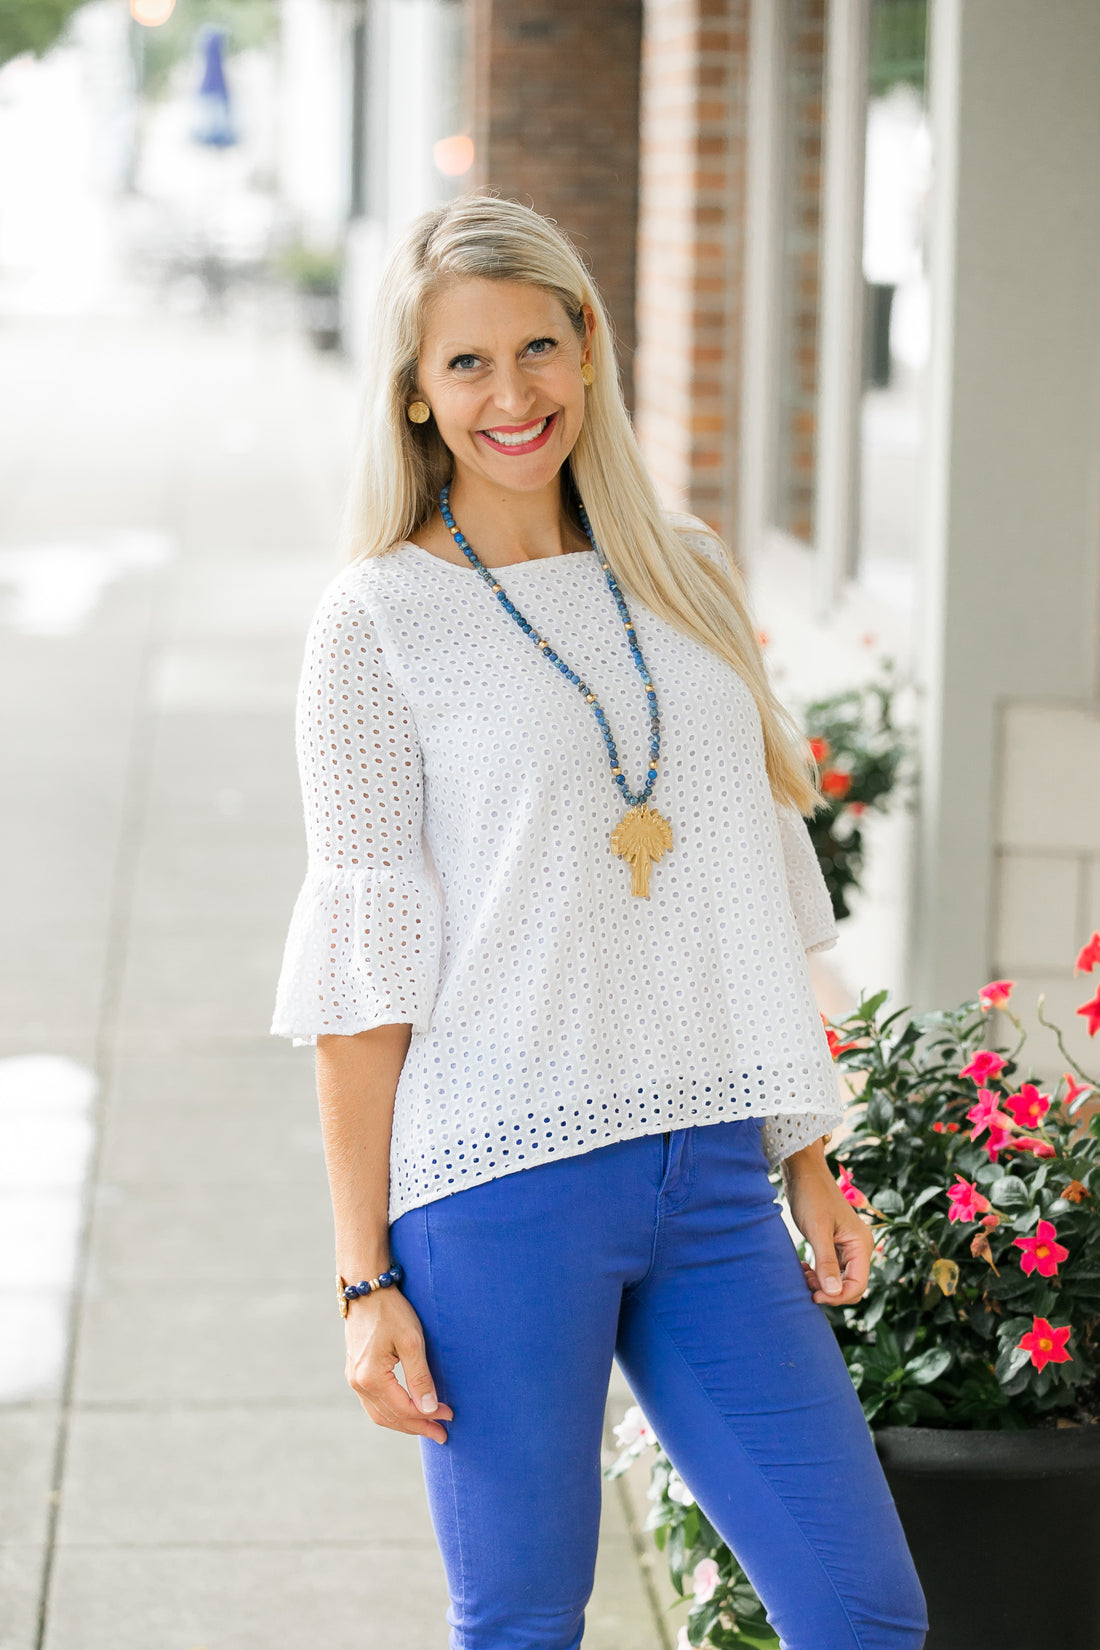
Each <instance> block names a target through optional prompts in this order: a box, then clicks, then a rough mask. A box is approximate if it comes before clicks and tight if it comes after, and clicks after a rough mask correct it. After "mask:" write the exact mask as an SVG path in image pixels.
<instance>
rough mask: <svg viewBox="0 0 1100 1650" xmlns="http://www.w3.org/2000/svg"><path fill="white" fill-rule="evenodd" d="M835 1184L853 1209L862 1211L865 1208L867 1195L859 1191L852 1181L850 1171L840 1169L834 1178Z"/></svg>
mask: <svg viewBox="0 0 1100 1650" xmlns="http://www.w3.org/2000/svg"><path fill="white" fill-rule="evenodd" d="M836 1183H837V1185H838V1186H839V1187H840V1190H841V1192H842V1194H843V1195H844V1196H845V1197H846V1198H847V1199H848V1202H849V1203H850V1204H851V1205H852V1208H853V1209H864V1208H866V1207H867V1195H866V1193H865V1192H861V1191H860V1189H859V1187H858V1186H857V1185H856V1183H855V1181H854V1180H853V1179H852V1176H851V1171H850V1170H848V1169H846V1168H842V1169H841V1171H840V1173H839V1174H838V1175H837V1177H836Z"/></svg>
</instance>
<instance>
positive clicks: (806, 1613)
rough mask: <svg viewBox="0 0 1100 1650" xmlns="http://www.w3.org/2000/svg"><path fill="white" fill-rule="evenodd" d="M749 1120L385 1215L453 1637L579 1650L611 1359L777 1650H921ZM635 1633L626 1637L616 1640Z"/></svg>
mask: <svg viewBox="0 0 1100 1650" xmlns="http://www.w3.org/2000/svg"><path fill="white" fill-rule="evenodd" d="M760 1129H761V1124H760V1122H759V1120H758V1119H749V1120H747V1121H743V1122H732V1123H713V1124H707V1125H705V1126H700V1127H693V1128H687V1129H678V1130H676V1131H675V1132H673V1133H670V1134H665V1135H661V1134H656V1135H646V1136H644V1137H643V1138H641V1139H638V1140H627V1141H622V1142H615V1143H614V1144H612V1145H609V1146H600V1147H597V1148H596V1149H594V1150H592V1151H590V1152H585V1153H583V1154H582V1155H580V1156H577V1157H569V1158H563V1159H560V1160H558V1161H556V1162H551V1163H543V1164H539V1165H537V1166H535V1167H533V1168H529V1169H521V1170H519V1171H517V1172H515V1173H512V1174H509V1175H504V1176H502V1177H501V1178H499V1179H497V1180H491V1181H488V1182H487V1183H486V1184H484V1185H481V1186H472V1187H470V1188H468V1189H467V1190H465V1191H460V1192H454V1193H452V1194H451V1195H450V1196H448V1197H444V1198H440V1199H438V1200H437V1201H435V1202H432V1203H428V1204H426V1205H424V1206H423V1207H421V1208H418V1209H410V1210H409V1211H408V1212H407V1213H405V1214H403V1215H402V1216H401V1217H400V1219H398V1220H396V1221H395V1222H394V1223H393V1226H392V1228H391V1241H392V1245H393V1254H394V1256H395V1258H396V1259H397V1260H399V1261H400V1262H401V1264H402V1265H403V1266H404V1268H405V1271H406V1279H405V1284H404V1289H405V1293H406V1295H407V1296H408V1298H409V1300H410V1301H411V1302H412V1305H413V1306H414V1308H415V1309H416V1311H417V1313H418V1314H419V1317H420V1320H421V1323H422V1324H423V1326H424V1333H425V1337H426V1340H427V1350H428V1361H429V1364H430V1367H431V1370H432V1374H433V1377H434V1379H435V1381H436V1383H437V1391H438V1394H439V1397H440V1398H441V1399H442V1400H443V1401H444V1402H445V1403H448V1404H450V1405H451V1406H452V1408H453V1409H454V1420H453V1421H452V1422H450V1423H449V1424H448V1433H449V1437H448V1442H447V1443H446V1444H436V1443H434V1442H432V1441H431V1440H430V1439H422V1440H421V1445H420V1447H421V1456H422V1461H423V1467H424V1476H425V1481H426V1484H427V1490H428V1500H429V1505H430V1508H431V1514H432V1520H433V1523H434V1526H435V1531H436V1536H437V1539H438V1541H439V1545H440V1550H441V1552H442V1555H443V1561H444V1565H445V1568H446V1572H447V1579H448V1584H449V1589H450V1595H451V1605H450V1609H449V1610H448V1612H447V1620H448V1621H449V1622H450V1624H451V1647H452V1650H576V1647H577V1646H578V1645H579V1644H580V1642H581V1635H582V1633H583V1630H584V1608H585V1605H586V1603H587V1602H588V1597H589V1594H590V1592H591V1589H592V1578H593V1571H594V1566H595V1557H596V1542H597V1534H598V1528H599V1519H600V1492H601V1478H600V1444H601V1429H602V1422H603V1414H604V1405H605V1401H606V1396H607V1383H608V1377H609V1374H610V1371H611V1362H612V1358H613V1357H614V1358H617V1359H618V1361H619V1364H620V1367H621V1368H622V1370H623V1373H624V1374H625V1375H626V1378H627V1380H628V1381H629V1383H630V1386H631V1388H632V1390H633V1392H634V1395H635V1397H636V1398H637V1400H638V1402H639V1404H640V1405H641V1406H642V1409H643V1410H644V1412H645V1414H646V1417H647V1419H648V1420H649V1421H650V1423H651V1424H652V1426H653V1429H654V1431H655V1432H656V1434H657V1436H658V1438H659V1439H660V1440H661V1443H662V1445H663V1446H664V1448H665V1450H666V1451H667V1453H668V1455H669V1456H670V1458H671V1460H672V1462H673V1464H674V1465H675V1467H676V1468H677V1470H678V1472H679V1473H680V1476H681V1477H682V1478H683V1480H684V1482H685V1484H686V1485H687V1487H688V1489H689V1490H690V1491H691V1493H692V1494H693V1495H694V1496H695V1499H696V1500H697V1501H698V1503H699V1505H700V1506H701V1507H702V1509H703V1511H704V1512H705V1513H706V1515H707V1517H708V1518H709V1519H710V1520H711V1522H712V1523H713V1524H714V1526H715V1528H716V1529H718V1530H719V1531H720V1532H721V1534H722V1537H723V1539H724V1540H725V1541H726V1542H727V1543H728V1544H729V1546H730V1547H731V1548H732V1549H733V1551H734V1552H735V1553H736V1554H737V1557H738V1558H739V1559H740V1561H741V1563H742V1565H743V1566H744V1568H745V1570H746V1571H747V1572H748V1575H749V1578H750V1580H751V1581H752V1584H753V1586H754V1587H755V1588H756V1590H757V1592H758V1593H759V1594H760V1597H761V1598H762V1599H763V1601H764V1604H765V1606H766V1608H767V1610H768V1615H769V1619H770V1620H771V1622H772V1624H773V1625H774V1627H775V1629H776V1631H777V1632H778V1633H779V1635H780V1637H781V1639H782V1643H783V1646H784V1650H919V1646H920V1645H922V1644H923V1643H924V1635H925V1631H926V1628H927V1620H926V1617H925V1612H924V1599H923V1597H922V1594H921V1590H920V1585H919V1583H918V1581H917V1578H916V1574H915V1572H914V1570H913V1565H912V1561H911V1559H910V1557H909V1552H908V1549H907V1548H906V1545H905V1538H904V1536H903V1534H902V1531H901V1526H900V1524H899V1522H898V1518H897V1514H896V1512H895V1510H894V1504H893V1501H892V1500H891V1497H890V1492H889V1490H888V1488H887V1485H886V1481H885V1479H884V1478H883V1475H882V1470H881V1468H880V1466H879V1463H878V1457H877V1455H876V1454H875V1449H874V1445H873V1443H872V1440H871V1435H870V1433H869V1431H868V1428H867V1425H866V1423H865V1421H864V1419H863V1414H862V1411H861V1410H860V1406H859V1401H858V1399H857V1397H856V1394H855V1392H854V1390H853V1388H852V1383H851V1381H850V1379H849V1377H848V1372H847V1369H846V1368H845V1365H844V1360H843V1358H842V1357H841V1354H840V1351H839V1348H838V1347H837V1344H836V1341H835V1340H834V1338H833V1333H832V1330H831V1329H830V1327H829V1324H828V1322H827V1321H826V1319H825V1317H824V1315H823V1314H822V1311H821V1309H820V1307H817V1306H815V1305H814V1303H813V1301H812V1300H811V1298H810V1293H809V1290H808V1289H807V1287H806V1284H805V1282H804V1280H803V1276H802V1270H801V1267H800V1265H799V1262H798V1257H797V1254H796V1252H795V1249H794V1246H793V1244H792V1242H791V1239H790V1236H789V1235H788V1232H787V1229H786V1227H785V1226H784V1224H783V1219H782V1216H781V1214H780V1211H779V1207H778V1205H777V1204H776V1203H775V1201H774V1199H775V1190H774V1188H773V1186H772V1184H771V1182H770V1181H769V1180H768V1177H767V1167H766V1163H765V1160H764V1154H763V1150H762V1148H761V1143H760ZM624 1650H627V1647H624Z"/></svg>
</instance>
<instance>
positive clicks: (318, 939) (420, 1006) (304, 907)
mask: <svg viewBox="0 0 1100 1650" xmlns="http://www.w3.org/2000/svg"><path fill="white" fill-rule="evenodd" d="M439 951H440V934H439V914H438V899H437V895H436V890H435V887H434V885H433V884H432V883H431V881H430V880H429V879H428V877H427V876H426V875H421V876H402V877H393V876H388V875H387V874H386V873H385V872H375V871H354V872H351V873H350V874H349V873H348V872H346V871H332V870H328V869H320V870H315V871H310V872H309V873H308V874H307V876H306V879H305V881H304V882H303V884H302V887H301V891H300V892H299V894H298V898H297V900H296V901H295V904H294V912H293V915H292V916H291V919H290V931H289V933H288V935H287V942H286V951H285V954H284V960H283V968H282V973H281V974H280V976H279V984H278V987H277V990H276V993H275V1017H274V1020H273V1022H272V1026H271V1030H272V1032H273V1033H274V1034H275V1036H277V1037H290V1038H292V1039H293V1041H294V1043H295V1044H299V1043H315V1042H316V1041H317V1037H318V1034H322V1035H328V1034H329V1033H336V1034H341V1033H342V1034H343V1035H344V1036H351V1035H352V1034H353V1033H355V1032H357V1031H370V1030H371V1029H372V1027H374V1026H381V1025H404V1024H409V1025H411V1026H412V1028H413V1030H414V1031H427V1029H428V1027H429V1025H430V1023H431V1018H432V1009H433V1006H434V1003H435V995H436V986H437V981H438V976H439Z"/></svg>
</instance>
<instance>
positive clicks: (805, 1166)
mask: <svg viewBox="0 0 1100 1650" xmlns="http://www.w3.org/2000/svg"><path fill="white" fill-rule="evenodd" d="M828 1139H829V1136H828V1135H827V1134H826V1135H823V1136H822V1137H821V1138H820V1139H818V1140H811V1141H810V1143H809V1144H808V1145H806V1146H800V1147H799V1149H798V1151H796V1152H791V1153H790V1155H789V1156H787V1157H785V1158H784V1159H783V1165H782V1167H783V1177H784V1179H785V1180H796V1179H798V1177H799V1176H800V1175H806V1174H813V1175H820V1174H826V1175H828V1176H829V1178H830V1179H831V1178H832V1171H831V1170H830V1168H829V1165H828V1163H827V1162H826V1161H825V1146H826V1144H827V1142H828Z"/></svg>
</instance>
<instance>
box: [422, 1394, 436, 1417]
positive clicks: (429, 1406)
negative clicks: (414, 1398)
mask: <svg viewBox="0 0 1100 1650" xmlns="http://www.w3.org/2000/svg"><path fill="white" fill-rule="evenodd" d="M420 1407H421V1409H422V1410H423V1411H424V1413H425V1415H430V1414H431V1413H432V1411H433V1410H436V1409H438V1408H439V1399H438V1398H437V1397H436V1395H435V1393H434V1392H425V1394H424V1396H423V1398H421V1400H420Z"/></svg>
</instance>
